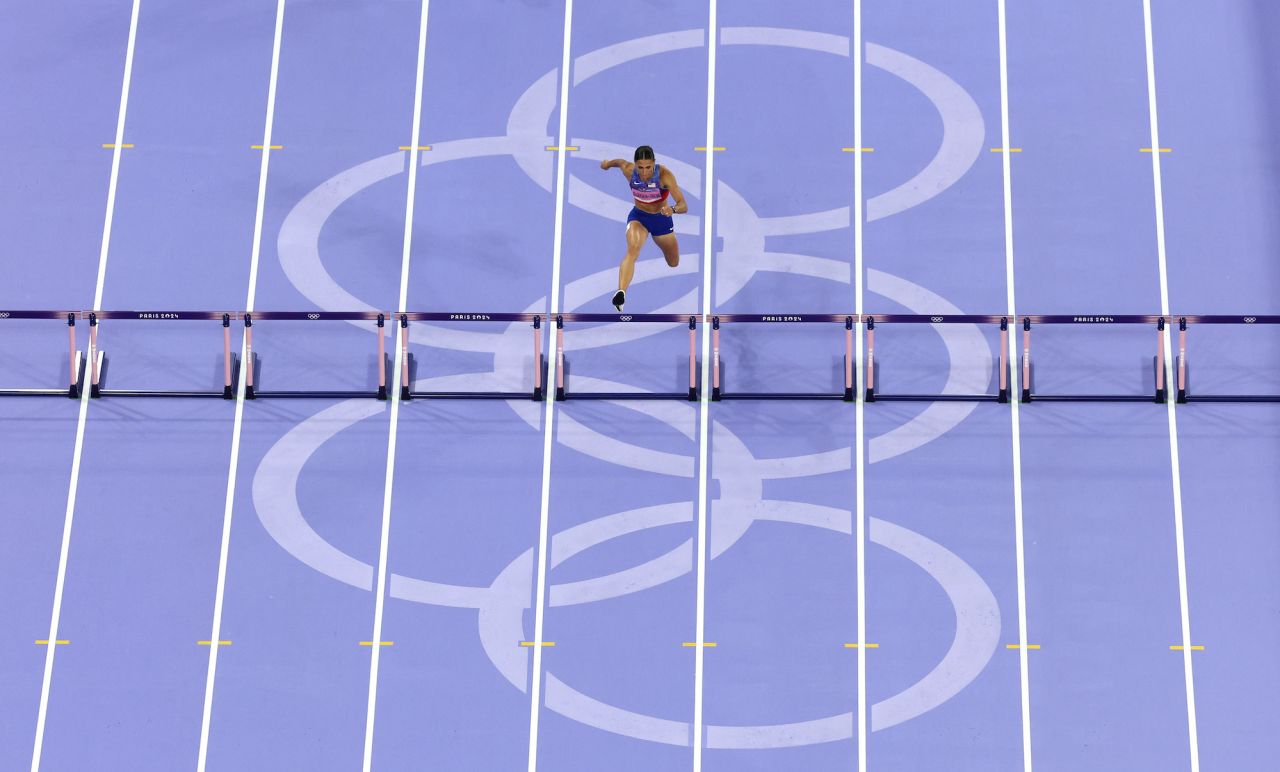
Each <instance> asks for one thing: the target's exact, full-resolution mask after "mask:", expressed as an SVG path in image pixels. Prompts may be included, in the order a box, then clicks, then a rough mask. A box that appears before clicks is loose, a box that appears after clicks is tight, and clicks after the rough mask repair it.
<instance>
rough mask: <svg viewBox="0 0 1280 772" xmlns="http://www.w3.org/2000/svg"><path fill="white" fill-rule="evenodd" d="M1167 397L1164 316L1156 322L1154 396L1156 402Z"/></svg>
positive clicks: (1162, 400) (1163, 400)
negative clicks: (1165, 386)
mask: <svg viewBox="0 0 1280 772" xmlns="http://www.w3.org/2000/svg"><path fill="white" fill-rule="evenodd" d="M1167 399H1168V397H1167V395H1166V394H1165V388H1164V317H1161V318H1160V320H1159V321H1157V322H1156V398H1155V401H1156V402H1157V403H1160V402H1165V401H1166V400H1167Z"/></svg>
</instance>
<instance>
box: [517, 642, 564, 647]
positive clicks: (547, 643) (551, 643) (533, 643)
mask: <svg viewBox="0 0 1280 772" xmlns="http://www.w3.org/2000/svg"><path fill="white" fill-rule="evenodd" d="M520 645H521V646H525V647H533V646H537V645H538V642H537V641H521V642H520ZM542 645H543V646H555V645H556V642H555V641H543V642H542Z"/></svg>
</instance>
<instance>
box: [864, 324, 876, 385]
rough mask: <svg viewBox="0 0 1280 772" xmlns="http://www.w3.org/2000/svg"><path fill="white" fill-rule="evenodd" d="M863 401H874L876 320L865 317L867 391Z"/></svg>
mask: <svg viewBox="0 0 1280 772" xmlns="http://www.w3.org/2000/svg"><path fill="white" fill-rule="evenodd" d="M865 401H867V402H875V401H876V320H875V317H871V316H868V317H867V389H866V394H865Z"/></svg>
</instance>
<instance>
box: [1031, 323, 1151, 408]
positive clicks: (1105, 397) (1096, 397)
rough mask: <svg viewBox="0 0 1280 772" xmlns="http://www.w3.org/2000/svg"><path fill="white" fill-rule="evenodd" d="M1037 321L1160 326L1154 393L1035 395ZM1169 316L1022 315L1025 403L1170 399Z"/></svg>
mask: <svg viewBox="0 0 1280 772" xmlns="http://www.w3.org/2000/svg"><path fill="white" fill-rule="evenodd" d="M1033 324H1084V325H1098V324H1105V325H1111V324H1154V325H1155V326H1156V355H1155V357H1154V358H1153V366H1152V382H1153V383H1154V385H1155V388H1154V393H1152V394H1035V393H1033V385H1032V383H1033V382H1032V377H1033V376H1034V370H1033V368H1032V366H1031V325H1033ZM1164 335H1165V318H1164V317H1163V316H1144V315H1127V316H1125V315H1121V316H1069V315H1056V316H1024V317H1022V358H1021V362H1022V397H1021V399H1022V401H1023V402H1156V403H1164V402H1165V401H1166V400H1167V399H1168V391H1167V389H1166V388H1165V376H1164V359H1165V345H1164Z"/></svg>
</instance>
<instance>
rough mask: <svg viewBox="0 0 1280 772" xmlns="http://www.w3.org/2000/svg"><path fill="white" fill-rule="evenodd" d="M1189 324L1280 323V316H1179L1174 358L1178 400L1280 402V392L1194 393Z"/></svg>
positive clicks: (1183, 401)
mask: <svg viewBox="0 0 1280 772" xmlns="http://www.w3.org/2000/svg"><path fill="white" fill-rule="evenodd" d="M1188 324H1192V325H1195V324H1246V325H1274V324H1280V316H1258V315H1254V316H1223V315H1209V316H1182V317H1178V353H1177V355H1176V356H1175V358H1174V362H1175V367H1176V374H1175V376H1174V377H1175V386H1176V388H1177V392H1176V394H1177V396H1176V400H1177V401H1178V402H1179V403H1184V404H1185V403H1187V402H1280V394H1192V393H1191V390H1190V387H1189V381H1188V378H1189V375H1190V374H1189V372H1188V365H1187V325H1188Z"/></svg>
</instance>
